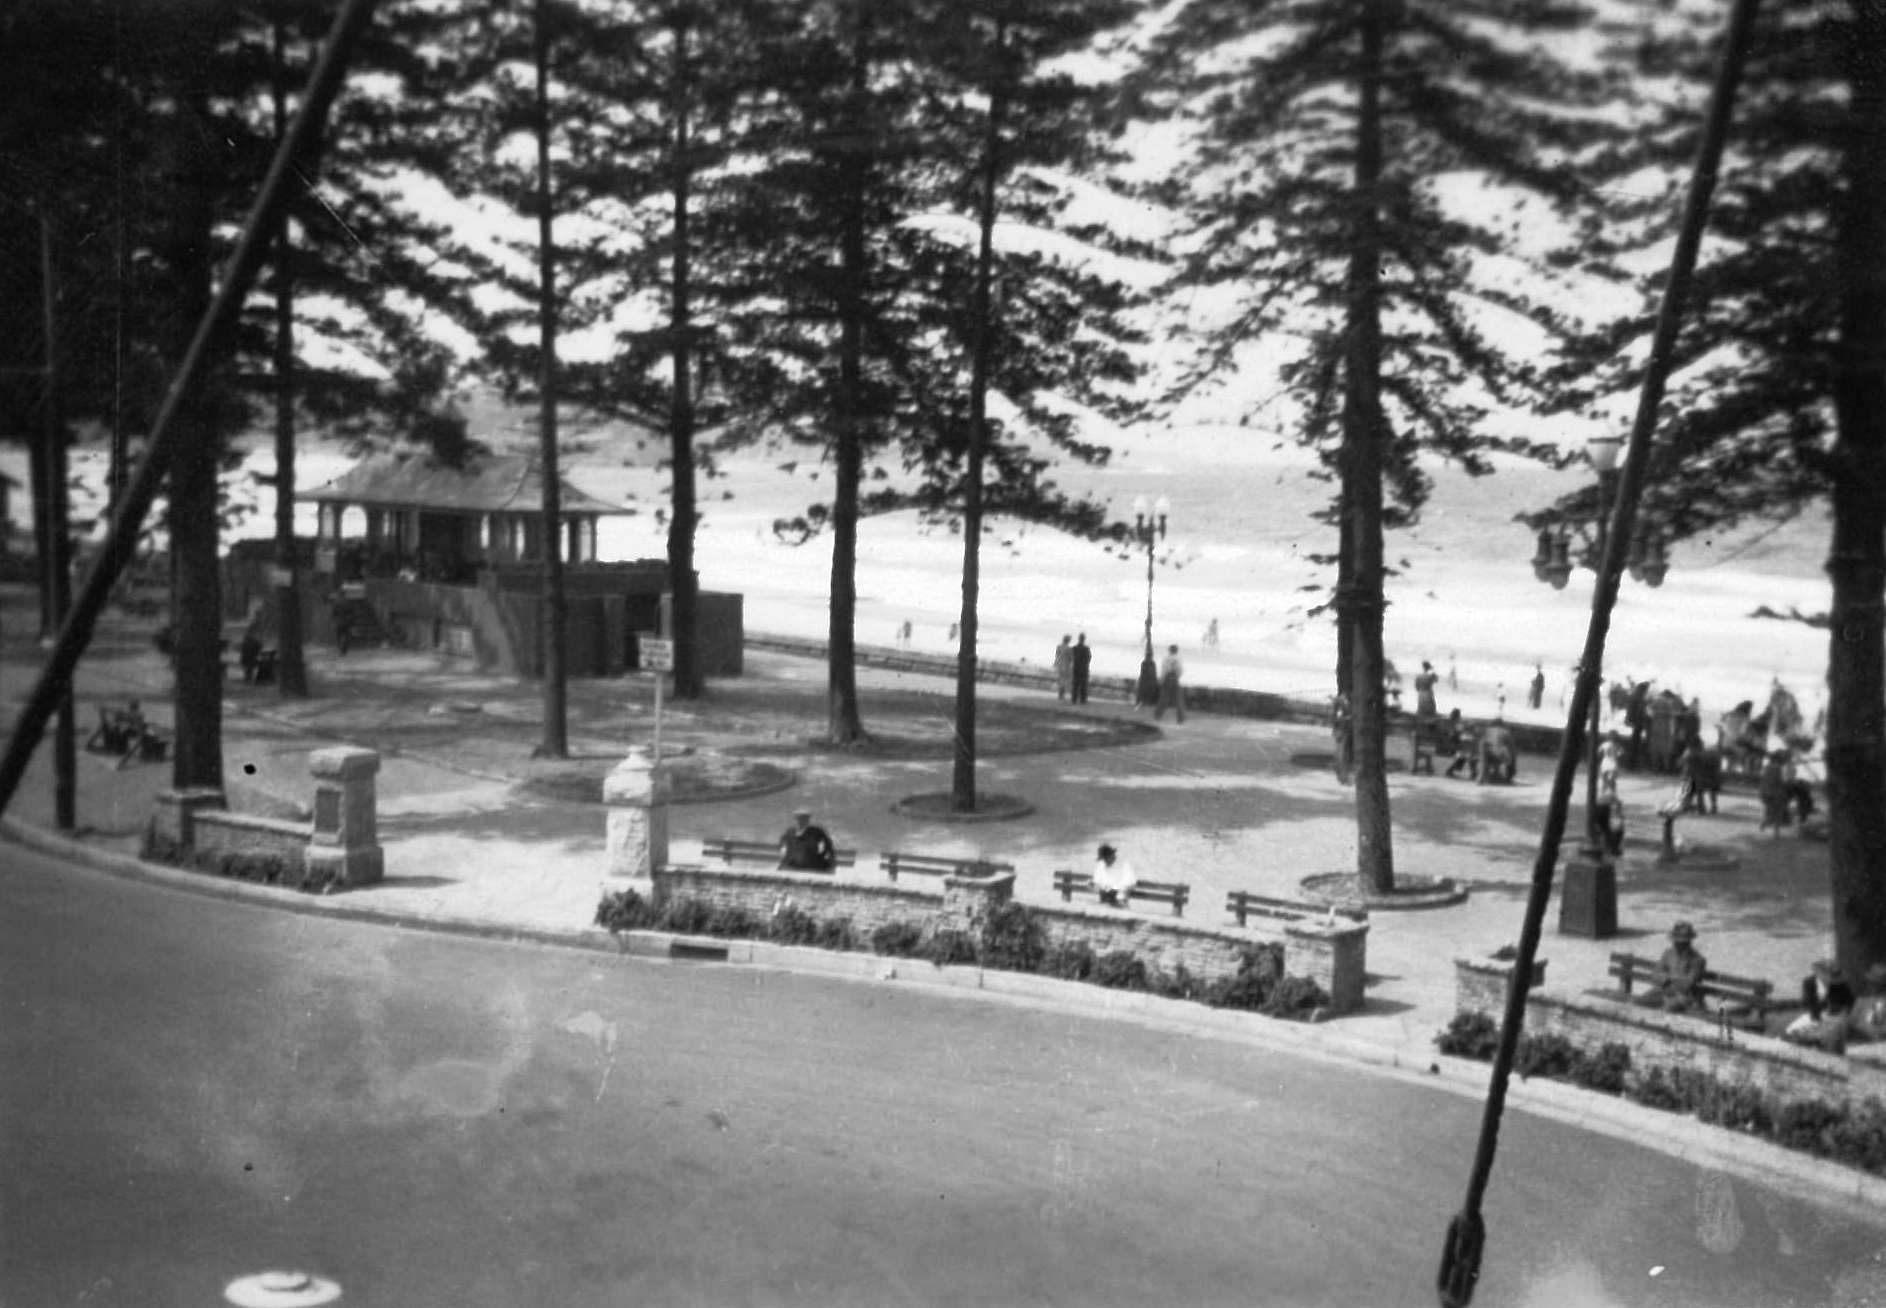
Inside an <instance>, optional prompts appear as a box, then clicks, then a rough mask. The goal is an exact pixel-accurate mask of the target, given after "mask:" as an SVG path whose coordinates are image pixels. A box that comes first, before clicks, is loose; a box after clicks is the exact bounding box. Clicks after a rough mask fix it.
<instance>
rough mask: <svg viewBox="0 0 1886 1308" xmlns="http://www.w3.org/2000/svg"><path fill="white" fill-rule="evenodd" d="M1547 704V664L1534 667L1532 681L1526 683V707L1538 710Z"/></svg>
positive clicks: (1536, 664)
mask: <svg viewBox="0 0 1886 1308" xmlns="http://www.w3.org/2000/svg"><path fill="white" fill-rule="evenodd" d="M1544 702H1545V664H1543V663H1535V664H1533V665H1532V680H1531V681H1529V682H1528V683H1526V707H1527V708H1538V707H1539V706H1540V705H1541V704H1543V703H1544Z"/></svg>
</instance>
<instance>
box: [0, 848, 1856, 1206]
mask: <svg viewBox="0 0 1886 1308" xmlns="http://www.w3.org/2000/svg"><path fill="white" fill-rule="evenodd" d="M0 839H5V840H10V841H12V842H14V843H16V844H19V845H22V846H24V847H26V848H28V849H33V850H36V851H38V852H40V853H43V854H48V855H51V856H53V857H56V858H60V859H64V860H67V861H69V862H73V863H78V864H81V865H83V866H86V867H89V868H91V869H93V870H95V871H99V872H103V873H105V874H107V875H110V876H115V877H119V878H121V879H125V880H141V881H145V882H148V883H152V884H156V885H160V886H163V887H165V888H169V889H175V890H180V891H183V892H185V893H188V894H195V895H202V896H205V897H208V898H212V899H221V900H225V901H231V902H239V903H246V904H250V905H253V906H256V907H262V908H273V909H277V910H285V911H287V912H292V913H300V914H303V915H305V916H310V917H327V918H334V919H338V920H341V921H350V922H359V923H362V924H366V925H373V926H382V927H395V928H401V929H404V930H409V931H426V932H431V933H434V934H439V935H453V936H460V937H465V938H470V939H478V940H489V941H494V942H500V943H511V944H532V945H548V946H555V947H558V948H563V949H577V950H582V951H585V952H589V953H600V954H609V955H615V956H619V957H630V958H640V959H645V960H657V961H661V960H666V961H689V960H692V961H704V962H715V963H726V964H732V965H751V966H759V967H765V968H772V969H775V970H778V971H782V972H793V973H800V974H807V975H818V976H826V977H832V978H838V979H844V980H853V981H864V982H879V983H881V982H885V981H893V982H898V983H902V984H907V985H914V986H917V987H919V988H921V989H924V990H926V991H930V992H933V993H939V994H957V995H963V994H971V993H975V994H980V995H984V996H987V997H989V998H991V999H995V1000H998V1001H1000V1002H1004V1003H1008V1004H1012V1005H1016V1006H1020V1007H1029V1008H1035V1009H1045V1010H1049V1011H1054V1012H1061V1013H1066V1014H1069V1015H1074V1016H1080V1017H1088V1018H1100V1019H1108V1018H1111V1019H1125V1020H1128V1021H1133V1022H1137V1023H1139V1024H1141V1025H1144V1026H1150V1027H1155V1028H1157V1029H1160V1030H1164V1031H1170V1032H1172V1033H1174V1034H1183V1035H1196V1036H1201V1037H1205V1038H1209V1039H1217V1040H1224V1041H1229V1042H1232V1043H1237V1044H1243V1045H1248V1046H1257V1047H1261V1048H1267V1049H1277V1050H1280V1051H1282V1052H1286V1053H1290V1054H1294V1055H1297V1056H1299V1057H1305V1058H1314V1059H1318V1060H1320V1061H1327V1062H1338V1063H1345V1064H1348V1065H1350V1066H1359V1067H1366V1068H1369V1069H1371V1070H1374V1071H1376V1072H1379V1073H1382V1074H1386V1075H1391V1076H1395V1077H1397V1078H1399V1079H1402V1080H1405V1081H1409V1082H1413V1083H1418V1084H1424V1085H1431V1086H1434V1087H1435V1088H1437V1089H1442V1090H1446V1091H1449V1092H1451V1093H1454V1094H1460V1095H1465V1096H1467V1097H1470V1098H1473V1099H1484V1097H1485V1087H1486V1079H1487V1076H1488V1073H1489V1069H1488V1065H1487V1064H1485V1063H1480V1062H1475V1061H1472V1060H1469V1059H1462V1058H1456V1057H1453V1056H1451V1055H1447V1054H1442V1053H1439V1052H1438V1051H1433V1050H1428V1049H1426V1048H1425V1047H1422V1046H1411V1045H1409V1044H1407V1043H1405V1042H1403V1043H1395V1042H1390V1041H1384V1040H1376V1039H1369V1038H1366V1037H1360V1036H1356V1035H1352V1034H1346V1033H1344V1032H1343V1031H1342V1029H1341V1024H1340V1022H1335V1023H1306V1022H1288V1021H1283V1020H1280V1019H1277V1018H1267V1017H1263V1016H1260V1015H1257V1014H1253V1013H1248V1012H1243V1011H1240V1010H1232V1009H1213V1008H1206V1007H1203V1006H1202V1005H1198V1004H1195V1003H1192V1002H1191V1001H1188V1000H1180V999H1166V998H1162V997H1161V996H1158V995H1153V994H1148V993H1146V992H1143V991H1129V990H1113V989H1107V988H1104V987H1100V986H1095V985H1093V984H1091V983H1089V982H1084V981H1064V980H1060V979H1058V978H1055V977H1045V976H1036V975H1031V974H1028V973H1021V972H1004V971H995V970H989V969H985V968H982V967H979V966H975V965H973V964H954V965H948V966H938V965H937V964H934V963H930V962H927V961H925V960H923V959H911V958H894V957H889V956H885V955H879V954H863V953H841V952H836V951H832V950H825V949H818V948H815V947H811V946H798V945H781V944H776V943H773V942H771V941H759V940H738V939H735V940H721V939H715V938H711V937H702V936H687V935H682V934H680V933H676V932H667V931H639V930H638V931H624V932H619V933H611V932H608V931H605V930H603V929H602V928H601V927H594V926H586V927H580V928H567V927H564V928H549V927H526V926H513V925H507V924H504V923H494V922H487V921H482V920H477V919H469V918H457V917H440V916H415V915H413V914H410V913H400V912H391V911H387V910H384V909H376V908H373V907H371V906H368V905H357V904H350V903H347V902H346V896H345V895H343V896H341V897H339V898H336V897H330V896H311V895H307V894H304V893H303V892H300V891H296V890H286V889H282V888H280V887H276V886H267V885H259V884H256V883H254V882H247V881H235V880H230V879H227V878H221V877H213V876H210V875H208V874H205V873H201V872H193V871H188V870H185V869H180V868H172V867H168V866H166V865H164V864H159V863H151V862H147V861H145V860H143V859H140V858H137V857H136V856H134V855H130V854H125V853H122V852H120V851H118V850H112V849H101V848H99V847H98V846H97V845H96V844H94V843H91V842H88V841H86V840H83V839H78V838H74V837H69V836H65V835H62V834H60V833H57V832H52V831H47V830H45V829H44V828H41V827H38V826H35V825H33V824H31V823H26V822H21V821H19V820H18V819H15V818H5V817H0ZM367 893H371V892H367ZM1508 1102H1509V1103H1510V1104H1512V1105H1513V1106H1515V1107H1518V1108H1522V1109H1525V1110H1526V1111H1528V1112H1530V1113H1533V1114H1534V1115H1535V1116H1539V1117H1544V1118H1548V1119H1551V1120H1555V1121H1558V1122H1562V1123H1565V1124H1568V1125H1572V1126H1576V1127H1579V1128H1581V1129H1583V1130H1588V1131H1592V1132H1595V1133H1597V1134H1600V1135H1606V1136H1610V1137H1613V1138H1616V1139H1624V1140H1630V1141H1633V1142H1635V1143H1636V1144H1638V1145H1639V1146H1641V1147H1643V1148H1647V1149H1654V1150H1656V1151H1657V1152H1659V1153H1662V1154H1665V1155H1668V1156H1671V1157H1675V1158H1680V1159H1683V1160H1685V1161H1687V1162H1692V1163H1695V1164H1696V1165H1697V1166H1699V1167H1708V1168H1714V1169H1718V1170H1722V1171H1726V1172H1733V1173H1736V1174H1738V1175H1740V1176H1742V1177H1743V1178H1744V1179H1747V1180H1751V1181H1757V1182H1760V1183H1762V1184H1764V1185H1768V1186H1771V1187H1772V1188H1774V1189H1777V1190H1780V1191H1782V1192H1784V1193H1786V1194H1789V1195H1791V1196H1793V1197H1796V1198H1801V1199H1806V1200H1810V1201H1814V1202H1819V1203H1827V1202H1840V1203H1842V1204H1850V1205H1853V1206H1856V1207H1857V1208H1859V1209H1860V1210H1861V1211H1863V1212H1870V1213H1872V1214H1876V1215H1877V1214H1886V1177H1882V1176H1874V1175H1872V1174H1870V1173H1866V1172H1861V1171H1857V1170H1855V1169H1853V1168H1849V1167H1844V1166H1841V1165H1839V1164H1836V1163H1832V1162H1829V1161H1827V1160H1824V1159H1819V1158H1815V1157H1813V1156H1812V1155H1808V1154H1803V1153H1797V1152H1795V1151H1793V1150H1789V1149H1784V1148H1782V1147H1781V1146H1780V1145H1776V1144H1773V1143H1770V1142H1769V1141H1766V1140H1760V1139H1756V1138H1753V1137H1749V1136H1744V1135H1739V1134H1737V1133H1736V1132H1733V1131H1728V1130H1725V1129H1723V1128H1721V1127H1716V1126H1710V1125H1708V1124H1706V1123H1703V1122H1701V1121H1698V1120H1697V1119H1696V1118H1694V1117H1689V1116H1679V1115H1677V1114H1674V1113H1668V1112H1664V1111H1661V1110H1657V1109H1650V1108H1644V1107H1642V1106H1640V1105H1637V1104H1634V1103H1632V1102H1630V1101H1629V1100H1626V1099H1622V1098H1616V1097H1613V1096H1610V1095H1604V1094H1599V1093H1597V1092H1594V1091H1589V1090H1583V1089H1580V1088H1578V1087H1576V1086H1570V1085H1565V1084H1563V1083H1560V1082H1555V1081H1550V1080H1544V1079H1531V1080H1527V1079H1519V1078H1515V1079H1514V1080H1513V1082H1512V1083H1511V1086H1510V1088H1509V1090H1508Z"/></svg>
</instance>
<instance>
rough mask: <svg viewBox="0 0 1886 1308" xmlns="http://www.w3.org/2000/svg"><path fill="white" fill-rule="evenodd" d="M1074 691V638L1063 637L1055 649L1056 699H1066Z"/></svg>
mask: <svg viewBox="0 0 1886 1308" xmlns="http://www.w3.org/2000/svg"><path fill="white" fill-rule="evenodd" d="M1073 689H1074V638H1073V637H1072V636H1063V637H1061V643H1060V644H1059V645H1056V646H1055V647H1054V697H1055V698H1056V699H1066V698H1067V697H1068V694H1069V692H1071V691H1072V690H1073Z"/></svg>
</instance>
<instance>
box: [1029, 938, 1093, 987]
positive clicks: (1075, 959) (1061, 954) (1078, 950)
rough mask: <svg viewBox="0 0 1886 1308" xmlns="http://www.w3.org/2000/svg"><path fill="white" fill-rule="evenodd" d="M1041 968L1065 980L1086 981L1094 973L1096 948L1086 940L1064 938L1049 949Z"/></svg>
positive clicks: (1050, 974)
mask: <svg viewBox="0 0 1886 1308" xmlns="http://www.w3.org/2000/svg"><path fill="white" fill-rule="evenodd" d="M1041 970H1042V971H1043V972H1045V973H1047V974H1048V975H1049V976H1053V977H1059V978H1061V979H1062V980H1063V981H1085V980H1087V978H1088V977H1090V976H1092V975H1093V974H1094V950H1093V946H1091V945H1089V944H1088V943H1087V942H1086V941H1085V940H1063V941H1061V942H1059V943H1058V944H1056V945H1054V946H1053V947H1052V948H1050V949H1049V950H1048V951H1047V954H1046V955H1045V956H1044V957H1043V958H1042V960H1041Z"/></svg>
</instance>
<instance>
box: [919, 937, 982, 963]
mask: <svg viewBox="0 0 1886 1308" xmlns="http://www.w3.org/2000/svg"><path fill="white" fill-rule="evenodd" d="M923 956H924V957H925V958H927V959H929V960H930V961H931V962H932V963H935V964H936V965H937V966H938V967H946V966H948V965H949V964H951V963H973V962H975V961H976V939H975V937H974V936H972V935H970V934H969V933H968V932H967V931H951V930H944V931H938V932H937V933H936V934H935V935H933V936H931V937H930V939H929V940H928V941H926V942H925V944H924V946H923Z"/></svg>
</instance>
